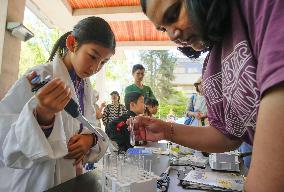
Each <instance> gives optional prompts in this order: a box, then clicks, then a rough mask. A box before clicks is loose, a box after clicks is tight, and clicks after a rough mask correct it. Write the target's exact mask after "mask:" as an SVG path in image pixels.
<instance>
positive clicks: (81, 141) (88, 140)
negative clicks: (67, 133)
mask: <svg viewBox="0 0 284 192" xmlns="http://www.w3.org/2000/svg"><path fill="white" fill-rule="evenodd" d="M93 139H94V137H93V135H80V134H77V135H74V136H73V137H71V139H70V140H69V142H68V145H67V147H68V154H67V155H66V156H65V158H66V159H75V162H74V165H77V164H78V163H80V162H81V161H82V160H83V158H84V156H85V155H86V154H87V153H88V151H89V150H90V148H91V147H92V144H93Z"/></svg>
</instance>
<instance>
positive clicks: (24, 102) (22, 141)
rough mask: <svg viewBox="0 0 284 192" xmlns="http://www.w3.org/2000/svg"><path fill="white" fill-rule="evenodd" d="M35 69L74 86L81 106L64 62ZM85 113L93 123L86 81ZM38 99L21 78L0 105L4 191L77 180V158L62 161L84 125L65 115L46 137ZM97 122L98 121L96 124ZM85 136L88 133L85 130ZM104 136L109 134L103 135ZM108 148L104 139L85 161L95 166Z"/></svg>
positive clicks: (0, 181)
mask: <svg viewBox="0 0 284 192" xmlns="http://www.w3.org/2000/svg"><path fill="white" fill-rule="evenodd" d="M33 70H36V71H37V72H38V73H48V74H50V75H52V76H53V77H59V78H60V79H61V80H62V81H63V82H65V83H66V84H67V85H68V86H69V87H71V92H72V98H73V99H75V100H76V101H77V102H78V98H77V96H76V93H75V89H74V87H73V83H72V80H71V78H70V76H69V73H68V70H67V68H66V67H65V65H64V63H63V62H62V60H61V59H60V58H58V57H55V59H54V61H53V62H51V63H47V64H44V65H40V66H38V67H36V68H34V69H33ZM84 82H85V86H84V93H85V97H84V106H85V111H84V114H85V116H86V117H87V119H89V120H90V121H92V120H93V121H95V111H94V108H93V102H92V100H93V96H92V95H93V91H92V87H91V84H90V81H89V79H88V78H87V79H85V81H84ZM36 105H37V99H36V97H35V96H34V95H33V93H31V86H30V84H29V82H28V80H27V79H26V77H22V78H20V79H19V80H18V81H17V82H16V83H15V84H14V86H13V87H12V88H11V89H10V90H9V92H8V93H7V94H6V96H5V97H4V99H3V100H2V101H1V102H0V145H1V146H2V148H1V150H0V191H7V192H8V191H9V192H10V191H15V192H21V191H27V192H33V191H35V192H39V191H44V190H47V189H49V188H51V187H53V186H55V185H58V184H60V183H62V182H65V181H67V180H69V179H72V178H74V177H75V176H76V170H75V167H74V166H73V162H74V160H67V159H64V158H63V157H64V156H65V155H66V154H67V153H68V150H67V143H68V141H69V139H70V138H71V137H72V136H73V135H74V134H76V133H78V131H79V129H80V123H79V122H78V121H77V120H76V119H73V118H72V117H71V116H70V115H68V114H67V113H66V112H65V111H62V112H59V113H58V114H56V116H55V122H54V127H53V131H52V133H51V135H50V136H49V137H48V138H46V137H45V135H44V133H43V131H42V130H41V127H40V126H39V124H38V122H37V120H36V119H35V117H34V115H33V109H34V108H35V106H36ZM93 123H94V122H93ZM83 133H89V131H88V130H87V129H84V130H83ZM101 133H102V134H103V135H105V133H104V132H103V131H101ZM106 150H107V143H106V142H103V141H102V140H99V141H98V144H97V145H96V146H95V147H94V148H92V149H91V150H90V153H89V154H88V155H87V157H86V159H87V160H86V161H88V162H95V161H97V160H98V159H99V158H101V157H102V156H103V155H104V153H105V151H106Z"/></svg>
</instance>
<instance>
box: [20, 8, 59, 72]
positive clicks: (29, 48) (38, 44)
mask: <svg viewBox="0 0 284 192" xmlns="http://www.w3.org/2000/svg"><path fill="white" fill-rule="evenodd" d="M24 22H25V25H26V26H27V27H28V28H29V29H30V30H31V31H32V32H33V33H34V35H35V36H34V37H33V38H32V39H30V40H29V41H27V42H23V43H22V45H21V57H20V65H19V76H21V75H23V74H24V73H26V71H27V70H28V69H30V68H32V67H34V66H36V65H38V64H42V63H45V62H46V61H47V59H48V57H49V54H50V52H51V49H52V46H53V45H54V43H55V41H56V40H57V39H58V38H59V37H60V31H59V30H58V29H49V28H47V27H46V26H45V25H44V24H43V23H42V22H41V21H40V20H39V19H38V18H37V17H36V16H35V15H33V14H32V13H31V12H29V11H27V13H25V21H24Z"/></svg>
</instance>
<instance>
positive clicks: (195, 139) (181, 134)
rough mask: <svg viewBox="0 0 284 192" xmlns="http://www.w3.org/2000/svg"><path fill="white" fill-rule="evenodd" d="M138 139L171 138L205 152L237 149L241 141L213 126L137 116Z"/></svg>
mask: <svg viewBox="0 0 284 192" xmlns="http://www.w3.org/2000/svg"><path fill="white" fill-rule="evenodd" d="M134 132H135V135H136V138H137V140H148V141H159V140H164V139H166V140H170V141H173V142H175V143H178V144H181V145H184V146H187V147H190V148H193V149H197V150H200V151H204V152H225V151H230V150H234V149H236V148H237V147H238V146H239V145H240V144H241V141H240V140H238V139H235V140H232V139H230V138H228V137H227V136H225V135H224V134H222V133H221V132H220V131H218V130H217V129H216V128H214V127H212V126H208V127H193V126H187V125H181V124H176V123H169V122H164V121H162V120H159V119H154V118H149V117H142V116H138V117H135V127H134Z"/></svg>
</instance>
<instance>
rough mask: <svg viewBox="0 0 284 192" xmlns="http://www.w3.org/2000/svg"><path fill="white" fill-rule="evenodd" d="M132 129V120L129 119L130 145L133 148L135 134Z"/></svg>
mask: <svg viewBox="0 0 284 192" xmlns="http://www.w3.org/2000/svg"><path fill="white" fill-rule="evenodd" d="M133 128H134V118H133V117H131V118H130V119H129V131H130V144H131V145H132V146H135V134H134V130H133Z"/></svg>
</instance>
